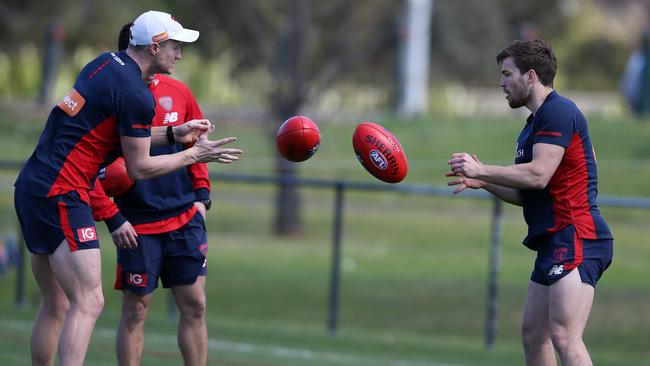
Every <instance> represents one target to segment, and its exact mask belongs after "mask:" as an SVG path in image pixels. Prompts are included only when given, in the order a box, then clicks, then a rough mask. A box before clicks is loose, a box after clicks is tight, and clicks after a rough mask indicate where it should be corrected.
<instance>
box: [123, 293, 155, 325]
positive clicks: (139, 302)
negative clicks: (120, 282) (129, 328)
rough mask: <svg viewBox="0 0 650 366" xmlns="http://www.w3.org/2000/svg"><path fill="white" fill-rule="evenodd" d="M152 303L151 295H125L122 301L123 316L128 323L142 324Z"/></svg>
mask: <svg viewBox="0 0 650 366" xmlns="http://www.w3.org/2000/svg"><path fill="white" fill-rule="evenodd" d="M150 304H151V296H146V295H145V296H138V295H135V294H128V295H127V296H125V297H124V299H123V302H122V318H124V320H126V321H127V323H128V324H132V325H137V324H141V323H143V322H144V321H145V319H146V318H147V312H148V311H149V305H150Z"/></svg>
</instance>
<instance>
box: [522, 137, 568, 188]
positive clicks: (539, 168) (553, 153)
mask: <svg viewBox="0 0 650 366" xmlns="http://www.w3.org/2000/svg"><path fill="white" fill-rule="evenodd" d="M564 150H565V149H564V147H562V146H559V145H554V144H547V143H537V144H534V145H533V160H532V161H531V162H530V163H531V165H532V166H533V170H534V171H535V174H536V175H538V176H540V177H542V179H543V180H544V181H546V182H548V181H550V180H551V177H553V174H555V170H557V167H558V166H559V165H560V162H562V158H563V157H564Z"/></svg>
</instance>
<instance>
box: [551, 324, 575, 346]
mask: <svg viewBox="0 0 650 366" xmlns="http://www.w3.org/2000/svg"><path fill="white" fill-rule="evenodd" d="M549 332H550V336H551V341H552V342H553V346H554V347H555V349H556V350H557V351H558V352H560V353H563V352H564V351H566V350H570V349H571V348H573V347H574V346H575V345H576V344H579V343H581V342H582V337H581V336H580V335H579V334H577V333H576V332H575V331H572V330H571V329H569V328H568V327H566V326H563V325H558V324H551V327H550V330H549Z"/></svg>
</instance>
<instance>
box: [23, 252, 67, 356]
mask: <svg viewBox="0 0 650 366" xmlns="http://www.w3.org/2000/svg"><path fill="white" fill-rule="evenodd" d="M31 263H32V273H33V274H34V278H35V279H36V283H37V284H38V287H39V288H40V290H41V294H42V296H43V299H42V302H41V306H40V308H39V309H38V315H37V316H36V320H35V321H34V326H33V328H32V336H31V353H32V365H39V366H40V365H42V366H53V365H54V361H55V359H56V350H57V347H58V345H59V337H60V336H61V329H62V328H63V321H64V320H65V314H66V312H67V311H68V309H69V308H70V302H69V301H68V297H67V296H66V295H65V293H64V292H63V289H62V288H61V286H60V285H59V282H58V281H57V280H56V278H55V277H54V273H53V272H52V267H51V266H50V260H49V258H48V256H47V255H37V254H31Z"/></svg>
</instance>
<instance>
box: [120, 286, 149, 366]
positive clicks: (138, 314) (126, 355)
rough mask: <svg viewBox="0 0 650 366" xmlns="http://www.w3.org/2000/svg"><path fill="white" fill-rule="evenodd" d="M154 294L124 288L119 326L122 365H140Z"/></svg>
mask: <svg viewBox="0 0 650 366" xmlns="http://www.w3.org/2000/svg"><path fill="white" fill-rule="evenodd" d="M151 298H152V294H147V295H138V294H135V293H133V292H131V291H128V290H124V291H123V293H122V316H121V317H120V324H119V326H118V328H117V339H116V348H117V361H118V364H119V365H120V366H131V365H140V363H141V362H142V352H143V350H144V321H145V319H147V312H148V311H149V305H150V304H151Z"/></svg>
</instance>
